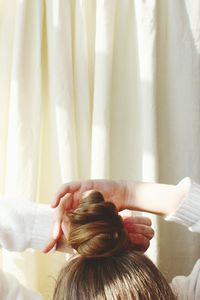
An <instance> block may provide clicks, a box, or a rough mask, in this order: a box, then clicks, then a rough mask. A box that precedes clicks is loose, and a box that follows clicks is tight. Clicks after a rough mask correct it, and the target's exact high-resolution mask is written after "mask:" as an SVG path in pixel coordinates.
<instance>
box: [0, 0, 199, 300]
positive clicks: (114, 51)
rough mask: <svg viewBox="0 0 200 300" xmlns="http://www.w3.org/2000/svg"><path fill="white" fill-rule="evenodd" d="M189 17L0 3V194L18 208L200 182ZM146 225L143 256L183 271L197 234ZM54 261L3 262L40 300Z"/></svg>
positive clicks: (179, 11) (132, 9)
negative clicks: (64, 189) (73, 192)
mask: <svg viewBox="0 0 200 300" xmlns="http://www.w3.org/2000/svg"><path fill="white" fill-rule="evenodd" d="M199 11H200V4H199V1H198V0H194V1H190V0H184V1H182V0H177V1H173V0H168V1H165V0H161V1H156V0H148V1H142V0H141V1H140V0H97V1H94V0H43V1H41V0H34V1H28V0H13V1H6V0H0V137H1V138H0V194H2V195H3V194H6V195H9V196H14V197H17V198H18V199H19V205H20V200H21V199H22V198H25V199H27V201H38V202H41V203H49V202H50V201H51V199H52V198H53V195H54V193H55V192H56V190H57V188H58V187H59V185H60V184H62V183H63V182H66V181H70V180H78V179H87V178H113V179H130V180H144V181H160V182H165V183H172V184H176V183H177V182H178V181H179V180H180V179H181V178H183V177H184V176H191V177H192V178H194V179H195V180H197V181H199V182H200V151H199V150H200V138H199V136H200V98H199V95H200V71H199V70H200V68H199V66H200V60H199V53H200V50H199V49H200V35H199V32H200V28H199V27H200V25H199V24H200V14H199ZM152 218H153V224H154V227H155V228H156V232H157V234H156V238H155V239H154V241H153V242H152V244H151V247H150V250H149V252H148V253H149V255H150V257H151V258H152V259H153V260H154V261H155V262H157V264H158V266H159V267H160V268H161V270H162V271H164V273H165V275H167V278H169V279H170V278H171V277H173V276H174V275H176V274H187V273H188V272H189V271H190V269H191V267H192V264H193V262H194V261H195V259H196V258H197V257H198V249H199V245H200V240H199V237H198V236H197V235H194V234H189V233H188V232H187V231H186V230H185V229H183V228H180V227H178V226H177V225H174V224H170V225H169V224H166V223H165V222H163V221H161V220H160V219H159V218H158V219H157V218H154V217H152ZM172 245H173V247H172ZM188 245H191V246H190V247H189V248H188ZM186 257H187V259H186ZM64 260H65V258H64V255H63V254H48V255H44V254H39V253H37V252H34V251H30V250H28V251H26V252H25V253H23V254H17V253H12V254H11V253H8V252H7V251H2V254H1V262H2V263H1V265H2V268H3V269H4V270H6V271H9V272H12V273H14V274H15V276H17V277H18V279H19V280H21V281H22V282H23V283H24V284H25V285H27V286H28V287H31V288H35V289H37V290H40V291H41V292H42V293H43V295H44V297H45V299H50V298H51V296H50V295H52V291H53V288H54V284H55V278H56V276H57V273H58V271H59V269H60V267H61V266H62V264H63V262H64Z"/></svg>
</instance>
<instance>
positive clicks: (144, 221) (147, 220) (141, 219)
mask: <svg viewBox="0 0 200 300" xmlns="http://www.w3.org/2000/svg"><path fill="white" fill-rule="evenodd" d="M123 220H124V223H125V222H126V223H133V224H143V225H147V226H151V225H152V222H151V219H150V218H148V217H142V216H135V217H125V218H124V219H123Z"/></svg>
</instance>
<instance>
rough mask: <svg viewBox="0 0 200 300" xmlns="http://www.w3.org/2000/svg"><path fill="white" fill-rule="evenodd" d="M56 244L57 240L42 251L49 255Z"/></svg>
mask: <svg viewBox="0 0 200 300" xmlns="http://www.w3.org/2000/svg"><path fill="white" fill-rule="evenodd" d="M55 244H56V241H55V240H52V241H51V242H50V243H49V244H48V245H47V246H46V247H44V249H43V250H42V251H43V252H44V253H48V252H49V251H50V250H51V249H52V248H53V247H54V246H55Z"/></svg>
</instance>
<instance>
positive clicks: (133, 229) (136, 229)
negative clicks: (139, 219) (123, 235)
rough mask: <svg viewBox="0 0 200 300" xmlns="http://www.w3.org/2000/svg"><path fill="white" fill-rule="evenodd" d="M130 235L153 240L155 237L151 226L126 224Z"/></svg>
mask: <svg viewBox="0 0 200 300" xmlns="http://www.w3.org/2000/svg"><path fill="white" fill-rule="evenodd" d="M124 226H125V228H126V230H127V231H128V233H133V234H134V233H135V234H141V235H143V236H145V237H146V238H148V239H149V240H151V239H152V238H153V236H154V230H153V228H151V227H150V226H146V225H140V224H128V225H127V224H124Z"/></svg>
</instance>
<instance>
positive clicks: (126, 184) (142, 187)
mask: <svg viewBox="0 0 200 300" xmlns="http://www.w3.org/2000/svg"><path fill="white" fill-rule="evenodd" d="M189 187H190V180H189V179H188V178H184V179H183V180H182V181H181V182H179V183H178V184H177V185H168V184H160V183H146V182H134V181H125V180H85V181H74V182H69V183H66V184H64V185H62V186H61V188H60V189H59V191H58V192H57V194H56V196H55V198H54V199H53V201H52V203H51V206H52V207H54V208H56V209H57V211H58V214H57V221H56V223H55V227H54V234H53V239H52V242H51V243H50V244H49V245H47V247H46V248H45V249H44V250H43V251H44V252H48V251H49V250H50V249H51V248H52V247H53V246H54V245H55V243H56V242H57V241H58V239H59V237H60V236H61V233H62V230H61V224H62V221H63V216H64V213H65V211H67V210H71V209H75V208H76V207H77V206H78V203H79V199H80V196H81V194H82V193H83V192H85V191H88V190H92V189H95V190H98V191H100V192H101V193H102V194H103V196H104V198H105V201H110V202H112V203H114V204H115V205H116V207H117V209H118V210H119V211H120V210H123V209H130V210H138V211H145V212H150V213H154V214H158V215H162V216H165V215H168V214H170V213H172V212H174V211H175V210H176V208H177V207H178V205H179V204H180V203H181V201H182V200H183V198H184V197H185V195H186V194H187V193H188V191H189ZM139 227H140V224H139ZM136 230H138V228H137V226H136ZM139 230H140V228H139ZM135 237H137V235H136V236H135ZM136 241H137V238H136ZM146 244H147V243H146Z"/></svg>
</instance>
